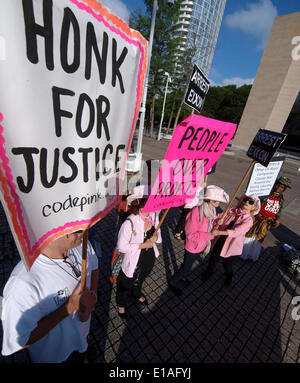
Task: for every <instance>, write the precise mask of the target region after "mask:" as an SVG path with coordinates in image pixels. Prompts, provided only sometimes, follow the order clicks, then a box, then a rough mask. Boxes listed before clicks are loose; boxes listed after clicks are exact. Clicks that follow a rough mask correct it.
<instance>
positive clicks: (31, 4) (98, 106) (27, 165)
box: [0, 0, 147, 268]
mask: <svg viewBox="0 0 300 383" xmlns="http://www.w3.org/2000/svg"><path fill="white" fill-rule="evenodd" d="M0 36H2V37H3V38H4V39H5V43H6V58H5V60H4V61H1V63H0V83H1V90H0V125H1V130H0V182H1V198H2V203H3V205H4V208H5V211H6V214H7V218H8V220H9V223H10V227H11V230H12V232H13V235H14V238H15V241H16V244H17V247H18V250H19V253H20V255H21V257H22V259H23V261H24V262H25V264H26V266H27V267H28V268H30V267H31V265H32V263H33V262H34V260H35V258H36V257H37V256H38V254H39V253H40V252H41V251H42V249H43V248H44V247H45V246H46V245H47V244H48V243H49V242H51V241H53V240H54V239H56V238H57V237H59V236H61V235H64V234H67V233H70V232H72V231H74V230H78V229H86V228H88V227H90V226H92V225H93V224H95V223H96V222H97V221H99V219H101V218H102V217H103V216H104V215H105V214H106V213H107V212H108V211H109V210H110V209H111V208H112V207H113V206H114V205H115V204H116V203H117V202H118V199H119V196H118V190H119V188H120V183H119V182H120V180H122V178H123V175H124V172H125V163H126V158H127V155H128V152H129V146H130V142H131V139H132V135H133V132H134V128H135V124H136V120H137V117H138V112H139V107H140V101H141V97H142V91H143V83H144V77H145V72H146V65H147V41H146V40H145V39H144V38H143V37H142V36H141V35H140V34H139V33H138V32H136V31H134V30H131V29H130V28H129V27H128V26H127V24H126V23H125V22H123V21H122V20H121V19H119V18H118V17H116V16H115V15H113V14H111V13H110V12H109V11H108V10H107V9H106V8H104V7H103V6H102V5H101V3H99V2H97V1H95V0H84V1H83V0H81V1H78V0H49V1H42V0H39V1H33V0H23V1H19V0H10V1H1V2H0Z"/></svg>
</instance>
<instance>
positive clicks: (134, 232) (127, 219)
mask: <svg viewBox="0 0 300 383" xmlns="http://www.w3.org/2000/svg"><path fill="white" fill-rule="evenodd" d="M126 221H130V224H131V231H132V234H133V235H134V236H135V235H136V231H135V230H134V226H133V222H132V220H131V218H129V217H128V218H126V219H125V221H124V222H126Z"/></svg>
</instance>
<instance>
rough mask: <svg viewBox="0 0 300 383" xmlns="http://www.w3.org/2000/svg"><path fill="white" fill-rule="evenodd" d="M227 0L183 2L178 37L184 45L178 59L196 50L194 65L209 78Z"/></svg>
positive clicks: (181, 46) (188, 0) (178, 23)
mask: <svg viewBox="0 0 300 383" xmlns="http://www.w3.org/2000/svg"><path fill="white" fill-rule="evenodd" d="M225 4H226V0H182V1H181V6H180V15H179V19H178V22H177V25H178V27H177V32H176V33H177V35H178V34H179V33H180V35H181V37H182V43H181V44H180V46H179V53H178V55H177V57H178V59H179V58H180V55H181V54H183V53H184V51H185V50H186V49H188V48H193V47H194V48H195V50H196V52H195V55H194V58H193V63H194V64H196V65H197V66H198V67H199V68H200V69H201V70H202V72H203V73H204V74H205V75H206V76H208V74H209V71H210V68H211V64H212V60H213V56H214V52H215V48H216V45H217V39H218V35H219V31H220V27H221V23H222V18H223V14H224V9H225Z"/></svg>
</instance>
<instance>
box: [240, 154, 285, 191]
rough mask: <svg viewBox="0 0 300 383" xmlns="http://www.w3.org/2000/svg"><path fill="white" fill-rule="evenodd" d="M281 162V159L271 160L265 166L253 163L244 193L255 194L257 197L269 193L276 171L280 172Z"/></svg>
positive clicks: (275, 177) (276, 174)
mask: <svg viewBox="0 0 300 383" xmlns="http://www.w3.org/2000/svg"><path fill="white" fill-rule="evenodd" d="M283 162H284V161H283V160H281V161H276V160H275V161H271V162H270V163H269V165H268V166H267V167H265V166H263V165H261V164H259V163H258V162H257V163H256V164H255V165H254V168H253V172H252V174H251V178H250V181H249V184H248V187H247V190H246V194H247V195H251V194H255V195H257V196H258V197H261V196H267V195H269V194H270V193H271V190H272V188H273V186H274V183H275V181H276V179H277V176H278V173H279V172H280V169H281V167H282V165H283Z"/></svg>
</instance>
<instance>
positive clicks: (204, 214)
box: [169, 185, 229, 295]
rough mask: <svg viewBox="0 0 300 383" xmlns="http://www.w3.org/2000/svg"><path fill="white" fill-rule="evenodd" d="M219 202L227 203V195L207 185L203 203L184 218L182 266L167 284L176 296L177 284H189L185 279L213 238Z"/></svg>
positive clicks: (218, 188)
mask: <svg viewBox="0 0 300 383" xmlns="http://www.w3.org/2000/svg"><path fill="white" fill-rule="evenodd" d="M220 202H225V203H228V202H229V197H228V194H227V193H225V191H224V190H223V189H221V188H220V187H218V186H215V185H209V186H207V187H206V188H205V189H204V201H203V200H202V203H201V204H200V205H199V206H195V207H193V208H192V209H191V211H190V212H189V213H188V215H187V217H186V220H185V227H184V231H185V236H186V239H185V245H184V248H185V250H184V260H183V264H182V265H181V267H180V269H179V270H178V271H177V272H176V274H175V275H174V276H173V277H172V279H171V280H170V282H169V286H170V288H171V289H172V290H173V291H174V292H175V294H176V295H179V294H181V289H180V287H179V286H178V282H179V281H180V280H183V281H185V283H189V282H188V280H187V279H186V277H187V276H188V274H189V273H190V271H191V269H192V266H193V263H194V262H195V260H196V259H197V258H198V257H199V256H200V254H201V253H203V251H204V250H205V249H206V248H207V245H208V244H209V241H210V240H211V239H212V238H213V235H211V233H210V232H211V230H212V227H213V222H214V219H215V218H216V208H217V207H218V206H219V204H220Z"/></svg>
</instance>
